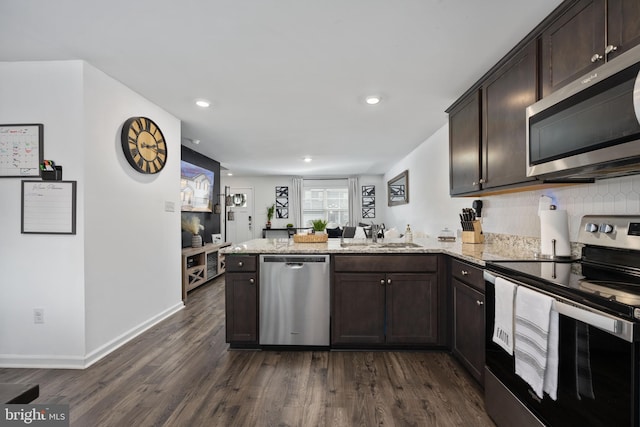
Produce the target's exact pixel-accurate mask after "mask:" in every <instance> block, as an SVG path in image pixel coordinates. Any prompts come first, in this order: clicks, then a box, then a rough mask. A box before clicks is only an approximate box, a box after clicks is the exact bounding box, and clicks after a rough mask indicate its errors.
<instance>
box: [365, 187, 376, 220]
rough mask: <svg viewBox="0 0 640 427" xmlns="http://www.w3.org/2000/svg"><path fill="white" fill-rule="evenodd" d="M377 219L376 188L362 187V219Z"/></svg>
mask: <svg viewBox="0 0 640 427" xmlns="http://www.w3.org/2000/svg"><path fill="white" fill-rule="evenodd" d="M375 217H376V186H375V185H363V186H362V218H363V219H364V218H375Z"/></svg>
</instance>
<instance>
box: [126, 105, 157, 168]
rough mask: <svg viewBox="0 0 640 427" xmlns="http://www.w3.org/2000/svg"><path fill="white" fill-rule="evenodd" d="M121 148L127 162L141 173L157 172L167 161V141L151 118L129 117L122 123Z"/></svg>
mask: <svg viewBox="0 0 640 427" xmlns="http://www.w3.org/2000/svg"><path fill="white" fill-rule="evenodd" d="M121 139H122V150H123V151H124V156H125V157H126V158H127V161H128V162H129V164H130V165H131V166H132V167H133V168H134V169H135V170H137V171H138V172H141V173H158V172H160V171H161V170H162V168H164V165H165V164H166V162H167V143H166V142H165V140H164V135H162V131H161V130H160V128H159V127H158V125H157V124H155V123H154V121H153V120H151V119H148V118H146V117H131V118H130V119H127V121H126V122H124V125H122V138H121Z"/></svg>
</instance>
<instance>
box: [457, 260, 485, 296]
mask: <svg viewBox="0 0 640 427" xmlns="http://www.w3.org/2000/svg"><path fill="white" fill-rule="evenodd" d="M451 276H452V277H455V278H456V279H458V280H460V281H461V282H464V283H466V284H468V285H471V286H473V287H474V288H476V289H477V290H479V291H480V292H482V293H484V278H483V277H482V269H481V268H478V267H474V266H472V265H470V264H467V263H465V262H461V261H458V260H456V259H452V260H451Z"/></svg>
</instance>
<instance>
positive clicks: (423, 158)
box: [384, 125, 471, 236]
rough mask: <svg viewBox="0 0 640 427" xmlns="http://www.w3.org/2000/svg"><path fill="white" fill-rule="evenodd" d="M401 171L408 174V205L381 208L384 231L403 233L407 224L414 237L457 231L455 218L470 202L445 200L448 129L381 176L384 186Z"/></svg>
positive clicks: (446, 194) (456, 218) (466, 200)
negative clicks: (417, 234) (384, 224)
mask: <svg viewBox="0 0 640 427" xmlns="http://www.w3.org/2000/svg"><path fill="white" fill-rule="evenodd" d="M405 169H406V170H408V171H409V203H408V204H406V205H400V206H392V207H388V206H387V205H386V204H385V205H384V206H385V209H384V210H385V213H384V216H385V218H387V224H386V226H387V228H391V227H396V228H397V229H398V231H400V232H401V233H404V230H405V229H406V227H407V224H410V225H411V229H412V231H413V233H414V235H416V233H425V234H427V235H429V236H437V235H438V234H439V232H440V230H442V229H443V228H444V227H448V228H449V229H450V230H457V229H458V228H460V225H459V224H460V218H459V217H458V214H459V213H460V210H461V209H462V208H463V207H471V200H468V199H452V198H451V197H450V196H449V127H448V125H445V126H443V127H442V128H440V129H439V130H438V131H437V132H436V133H434V134H433V135H432V136H431V137H430V138H428V139H427V140H426V141H425V142H423V143H422V144H421V145H420V146H418V147H417V148H416V149H415V150H413V151H412V152H411V153H409V155H407V157H405V158H404V159H402V160H401V161H400V162H398V163H397V164H396V165H394V167H393V168H392V169H390V170H389V171H388V172H387V173H386V174H385V176H384V182H385V183H386V182H387V181H388V180H390V179H391V178H393V177H395V176H396V175H398V174H399V173H401V172H402V171H404V170H405ZM385 191H386V188H385ZM385 194H386V192H385ZM385 197H386V196H385Z"/></svg>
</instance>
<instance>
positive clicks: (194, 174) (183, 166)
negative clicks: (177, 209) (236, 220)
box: [180, 160, 213, 212]
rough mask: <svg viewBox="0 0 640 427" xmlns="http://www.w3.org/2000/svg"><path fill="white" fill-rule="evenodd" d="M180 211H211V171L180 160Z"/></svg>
mask: <svg viewBox="0 0 640 427" xmlns="http://www.w3.org/2000/svg"><path fill="white" fill-rule="evenodd" d="M180 200H181V203H182V208H181V211H182V212H213V172H211V171H210V170H207V169H204V168H201V167H200V166H196V165H192V164H191V163H187V162H185V161H184V160H182V161H180Z"/></svg>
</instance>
